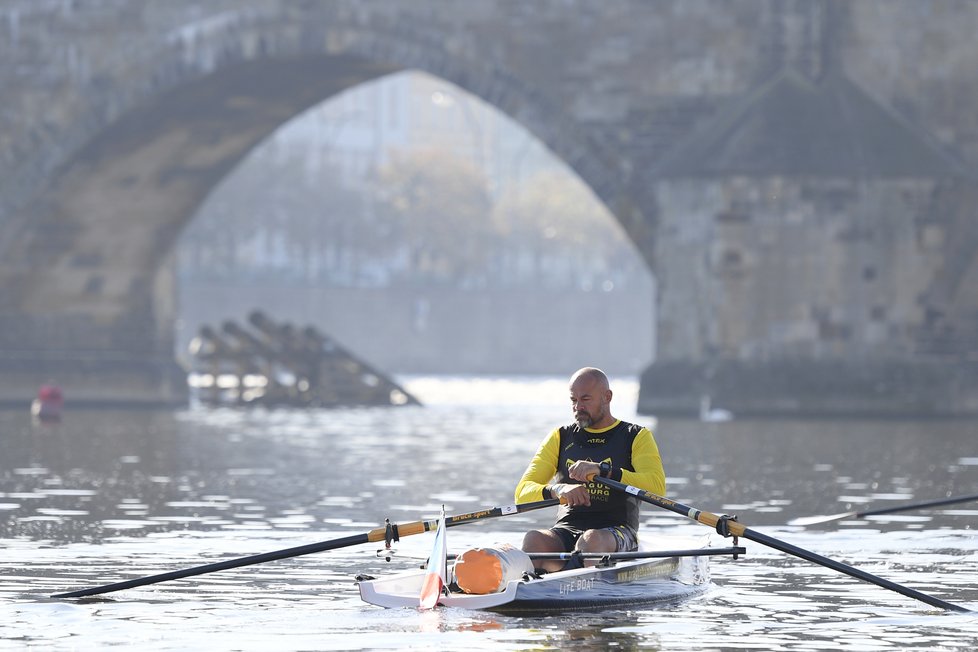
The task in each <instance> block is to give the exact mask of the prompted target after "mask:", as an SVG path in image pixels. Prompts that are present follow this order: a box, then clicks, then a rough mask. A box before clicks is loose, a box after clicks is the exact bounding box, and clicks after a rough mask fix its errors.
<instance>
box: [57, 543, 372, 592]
mask: <svg viewBox="0 0 978 652" xmlns="http://www.w3.org/2000/svg"><path fill="white" fill-rule="evenodd" d="M384 532H385V529H384V528H378V529H376V530H372V531H370V532H369V533H367V534H357V535H354V536H350V537H345V538H343V539H334V540H332V541H323V542H321V543H311V544H309V545H305V546H297V547H295V548H288V549H285V550H276V551H275V552H266V553H262V554H260V555H251V556H250V557H241V558H239V559H229V560H227V561H219V562H215V563H213V564H207V565H205V566H195V567H194V568H184V569H183V570H178V571H172V572H170V573H160V574H159V575H150V576H149V577H140V578H137V579H133V580H126V581H124V582H116V583H114V584H107V585H105V586H96V587H93V588H90V589H80V590H78V591H70V592H68V593H58V594H56V595H52V596H51V597H52V598H83V597H85V596H88V595H98V594H100V593H111V592H113V591H122V590H124V589H133V588H136V587H137V586H145V585H147V584H156V583H157V582H168V581H170V580H179V579H182V578H184V577H192V576H194V575H203V574H205V573H214V572H217V571H222V570H228V569H231V568H239V567H241V566H249V565H251V564H261V563H264V562H267V561H276V560H278V559H285V558H287V557H298V556H300V555H308V554H311V553H314V552H322V551H324V550H334V549H336V548H343V547H346V546H355V545H358V544H361V543H367V542H369V541H381V540H383V537H384ZM378 533H379V535H380V538H379V539H377V538H374V537H376V536H377V534H378Z"/></svg>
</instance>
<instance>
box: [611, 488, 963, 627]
mask: <svg viewBox="0 0 978 652" xmlns="http://www.w3.org/2000/svg"><path fill="white" fill-rule="evenodd" d="M594 480H596V481H598V482H601V483H604V484H606V485H608V486H609V487H612V488H613V489H617V490H619V491H624V492H626V493H628V494H631V495H633V496H636V497H638V498H640V499H642V500H644V501H645V502H647V503H651V504H653V505H656V506H657V507H662V508H663V509H667V510H669V511H671V512H675V513H676V514H680V515H682V516H685V517H687V518H689V519H692V520H694V521H697V522H698V523H702V524H704V525H709V526H711V527H716V525H717V523H719V522H720V517H719V516H717V515H716V514H711V513H710V512H704V511H702V510H699V509H695V508H693V507H689V506H687V505H683V504H682V503H677V502H676V501H674V500H669V499H668V498H663V497H662V496H657V495H656V494H653V493H651V492H648V491H645V490H644V489H639V488H638V487H633V486H631V485H627V484H624V483H622V482H618V481H616V480H611V479H610V478H602V477H600V476H595V477H594ZM726 525H727V530H728V531H729V533H730V534H731V535H733V536H738V537H744V538H745V539H750V540H751V541H755V542H757V543H760V544H763V545H765V546H768V547H771V548H774V549H775V550H780V551H781V552H786V553H788V554H789V555H795V556H796V557H800V558H802V559H805V560H807V561H810V562H813V563H816V564H820V565H822V566H825V567H826V568H831V569H833V570H837V571H839V572H841V573H845V574H846V575H849V576H851V577H855V578H857V579H861V580H864V581H866V582H870V583H872V584H876V585H877V586H881V587H883V588H885V589H889V590H891V591H896V592H897V593H900V594H902V595H905V596H907V597H909V598H914V599H916V600H920V601H921V602H925V603H927V604H929V605H931V606H932V607H938V608H940V609H946V610H948V611H958V612H969V611H971V610H970V609H966V608H964V607H962V606H960V605H956V604H953V603H951V602H947V601H945V600H941V599H940V598H935V597H934V596H931V595H927V594H926V593H921V592H920V591H917V590H915V589H911V588H909V587H906V586H901V585H900V584H896V583H894V582H891V581H889V580H887V579H884V578H882V577H878V576H876V575H873V574H871V573H867V572H865V571H861V570H859V569H858V568H853V567H852V566H849V565H847V564H843V563H841V562H838V561H835V560H834V559H829V558H828V557H823V556H822V555H819V554H816V553H814V552H811V551H808V550H805V549H803V548H799V547H797V546H794V545H792V544H790V543H787V542H785V541H780V540H779V539H775V538H774V537H770V536H768V535H766V534H762V533H760V532H756V531H754V530H751V529H749V528H747V527H745V526H744V525H743V524H742V523H738V522H737V521H727V523H726Z"/></svg>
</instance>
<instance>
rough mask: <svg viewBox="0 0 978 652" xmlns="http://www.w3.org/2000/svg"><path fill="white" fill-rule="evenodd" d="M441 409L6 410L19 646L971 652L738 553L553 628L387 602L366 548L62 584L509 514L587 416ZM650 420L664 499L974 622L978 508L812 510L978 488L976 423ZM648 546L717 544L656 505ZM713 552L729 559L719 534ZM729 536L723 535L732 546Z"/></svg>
mask: <svg viewBox="0 0 978 652" xmlns="http://www.w3.org/2000/svg"><path fill="white" fill-rule="evenodd" d="M400 381H401V382H402V383H403V384H404V385H406V387H407V388H408V389H409V391H412V392H413V393H415V394H416V395H417V396H418V397H419V398H420V399H421V400H422V401H423V402H424V404H425V405H424V407H403V408H393V409H348V410H284V409H283V410H262V409H259V410H237V409H229V408H221V409H208V408H202V407H194V408H190V409H186V410H181V411H177V412H144V411H87V410H84V411H83V410H77V411H76V410H71V411H68V412H67V413H66V415H65V418H64V420H63V421H62V422H61V423H60V424H35V423H32V422H31V421H30V419H29V416H28V415H26V414H22V413H20V412H2V413H0V650H21V649H37V650H88V649H104V648H115V649H153V650H271V649H274V650H359V649H369V650H388V649H443V650H458V649H469V650H544V649H552V650H556V649H560V650H565V649H578V650H605V649H609V648H610V649H621V650H637V649H643V650H745V649H752V650H826V649H833V650H867V651H877V650H907V649H922V650H972V649H975V648H978V615H975V614H956V613H950V612H944V611H941V610H939V609H935V608H933V607H930V606H928V605H927V604H925V603H923V602H920V601H917V600H914V599H912V598H908V597H905V596H903V595H901V594H899V593H896V592H893V591H890V590H887V589H884V588H880V587H878V586H875V585H872V584H867V583H865V582H861V581H858V580H855V579H852V578H850V577H848V576H845V575H841V574H840V573H838V572H836V571H833V570H829V569H827V568H824V567H822V566H819V565H815V564H812V563H810V562H807V561H803V560H801V559H798V558H796V557H792V556H789V555H786V554H784V553H781V552H778V551H775V550H772V549H769V548H766V547H765V546H763V545H760V544H757V543H754V542H751V541H744V540H741V544H742V545H745V546H746V547H747V555H746V556H745V557H742V558H741V559H739V560H736V561H734V560H731V559H726V558H722V559H721V558H715V559H714V560H713V561H712V562H711V572H712V585H711V587H710V589H709V590H708V591H707V592H706V593H705V594H703V595H701V596H699V597H697V598H694V599H693V600H691V601H688V602H685V603H682V604H679V605H674V606H670V607H666V608H659V609H634V610H623V609H618V610H614V611H609V612H602V613H594V614H570V615H553V616H545V617H525V616H501V615H496V614H491V613H483V612H470V611H463V610H451V609H444V608H442V609H436V610H433V611H430V612H419V611H416V610H413V609H402V610H385V609H381V608H378V607H374V606H370V605H366V604H364V603H362V602H361V601H360V600H359V595H358V593H357V589H356V586H355V584H354V577H355V576H356V575H357V574H358V573H369V574H372V575H378V574H383V573H387V572H392V571H396V570H403V569H407V568H413V567H416V566H417V565H418V563H420V560H421V559H423V558H424V557H425V556H427V554H428V552H429V551H430V548H431V544H432V541H433V535H432V534H430V533H428V534H422V535H417V536H411V537H405V538H403V539H402V540H401V541H400V542H399V543H398V544H396V545H395V553H394V555H393V557H392V559H391V561H387V560H386V558H385V557H386V555H379V554H378V548H380V547H382V544H362V545H359V546H350V547H346V548H341V549H337V550H331V551H328V552H322V553H316V554H311V555H305V556H301V557H296V558H292V559H287V560H281V561H275V562H269V563H265V564H259V565H252V566H247V567H243V568H237V569H233V570H228V571H221V572H217V573H209V574H205V575H200V576H197V577H192V578H187V579H183V580H177V581H170V582H164V583H159V584H153V585H148V586H144V587H139V588H136V589H130V590H127V591H121V592H117V593H109V594H105V595H103V596H101V597H98V598H88V599H80V600H55V599H51V598H50V597H48V596H50V595H51V594H53V593H58V592H63V591H69V590H74V589H79V588H85V587H90V586H100V585H103V584H108V583H111V582H117V581H121V580H125V579H131V578H137V577H143V576H148V575H154V574H157V573H163V572H168V571H173V570H178V569H182V568H189V567H194V566H200V565H203V564H209V563H213V562H217V561H223V560H226V559H234V558H237V557H244V556H248V555H253V554H258V553H264V552H270V551H275V550H280V549H285V548H290V547H294V546H299V545H305V544H309V543H316V542H319V541H327V540H330V539H336V538H341V537H348V536H351V535H360V534H364V533H366V532H369V531H371V530H374V529H376V528H378V527H380V525H382V524H383V522H384V519H385V518H390V519H391V520H392V521H394V522H401V523H405V522H414V521H418V520H421V519H425V520H427V519H431V518H434V517H435V516H436V514H437V513H438V512H439V511H440V509H441V506H442V505H444V506H445V509H446V511H447V513H448V514H461V513H468V512H472V511H475V510H478V509H481V508H484V507H493V506H504V505H509V504H511V503H512V501H513V494H512V492H513V488H514V485H515V483H516V481H517V480H518V478H519V476H520V474H521V473H522V471H523V468H524V466H525V464H526V462H527V461H528V460H529V458H530V456H531V455H532V453H533V451H534V450H535V449H536V446H537V445H538V443H539V441H540V440H541V439H542V438H543V436H544V435H545V434H546V433H547V432H548V431H549V430H550V429H551V428H552V427H554V426H555V425H558V424H562V423H566V422H569V421H570V409H569V404H568V401H567V391H566V381H565V380H564V379H541V378H495V379H493V378H423V377H416V378H403V379H400ZM614 389H615V391H616V393H615V399H614V401H613V404H612V406H613V412H614V413H615V415H616V416H618V417H620V418H624V419H626V420H635V421H638V422H640V423H644V424H647V425H652V424H653V423H654V424H655V434H656V439H657V441H658V443H659V447H660V450H661V452H662V455H663V460H664V463H665V467H666V473H667V476H668V479H669V489H668V495H669V497H671V498H673V499H675V500H677V501H679V502H682V503H684V504H687V505H690V506H693V507H697V508H700V509H703V510H706V511H710V512H713V513H718V514H719V513H729V514H737V515H738V516H739V519H740V521H741V522H743V523H745V524H746V525H748V526H749V527H751V528H752V529H755V530H757V531H760V532H763V533H764V534H767V535H770V536H772V537H776V538H778V539H780V540H783V541H787V542H789V543H791V544H793V545H795V546H798V547H801V548H804V549H807V550H812V551H814V552H817V553H819V554H821V555H824V556H827V557H830V558H832V559H837V560H839V561H842V562H844V563H846V564H850V565H852V566H856V567H857V568H860V569H862V570H864V571H867V572H869V573H873V574H874V575H878V576H881V577H885V578H886V579H888V580H891V581H893V582H897V583H898V584H901V585H904V586H908V587H912V588H914V589H916V590H918V591H922V592H924V593H927V594H930V595H934V596H936V597H938V598H940V599H942V600H947V601H949V602H953V603H955V604H959V605H962V606H965V607H968V608H970V609H978V528H976V524H978V504H976V503H970V504H961V505H954V506H949V507H943V508H937V509H930V510H924V511H915V512H906V513H901V514H895V515H891V516H878V517H873V518H870V519H866V520H861V519H852V518H849V519H842V520H838V521H834V522H829V523H825V524H822V525H817V526H809V527H800V526H793V525H788V522H789V521H790V520H792V519H793V518H796V517H800V516H811V515H817V514H834V513H838V512H846V511H850V510H858V509H862V508H870V507H873V508H875V507H887V506H892V505H897V504H901V503H904V502H913V501H925V500H930V499H934V498H941V497H944V496H945V495H961V494H970V493H978V446H976V442H978V437H976V430H978V423H976V422H974V421H849V420H828V421H792V420H740V419H734V420H733V421H730V422H727V423H701V422H699V421H696V420H681V419H660V420H659V421H658V422H657V423H656V421H655V419H654V417H651V416H649V415H641V416H639V415H636V414H635V409H634V406H635V399H636V396H637V389H638V387H637V383H636V382H634V381H632V380H617V381H615V382H614ZM552 518H553V512H552V511H551V510H550V509H546V510H539V511H535V512H529V513H526V514H522V515H517V516H509V517H505V518H499V519H492V520H487V521H481V522H478V523H472V524H469V525H465V526H460V527H454V528H451V529H450V530H449V531H448V533H447V535H448V545H449V549H450V551H455V552H458V551H460V550H462V549H464V548H467V547H471V546H477V545H489V544H492V543H496V542H509V543H518V542H519V541H520V539H521V537H522V532H523V531H524V530H526V529H529V528H531V527H539V526H543V525H545V524H548V523H549V522H550V521H551V520H552ZM643 519H644V520H643V526H642V532H643V534H644V536H646V537H653V536H655V535H656V534H657V533H676V534H682V535H691V536H692V535H697V536H705V535H709V533H710V532H711V530H709V529H708V528H706V527H704V526H702V525H699V524H697V523H694V522H692V521H688V520H686V519H684V518H682V517H680V516H677V515H674V514H672V513H671V512H666V511H663V510H661V509H658V508H656V507H654V506H651V505H646V506H644V507H643ZM709 536H711V542H712V544H713V545H728V544H729V543H728V542H729V540H724V539H722V538H721V537H719V535H717V534H716V533H713V534H712V535H709ZM725 541H726V543H725Z"/></svg>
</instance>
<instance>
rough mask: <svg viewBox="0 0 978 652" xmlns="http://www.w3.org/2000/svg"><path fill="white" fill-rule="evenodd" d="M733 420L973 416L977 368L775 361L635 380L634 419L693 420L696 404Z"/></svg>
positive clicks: (684, 368) (687, 366)
mask: <svg viewBox="0 0 978 652" xmlns="http://www.w3.org/2000/svg"><path fill="white" fill-rule="evenodd" d="M704 396H707V397H709V399H710V403H711V405H712V406H713V407H718V408H723V409H726V410H730V411H731V412H733V414H734V415H735V416H765V417H792V418H795V417H823V418H835V417H868V418H898V417H899V418H903V417H916V418H919V417H966V416H975V415H978V361H974V360H967V361H959V362H955V363H949V362H948V361H946V360H876V359H872V360H800V359H799V360H780V361H765V362H757V361H751V362H747V361H735V360H727V361H721V362H716V363H690V362H681V361H668V362H662V363H654V364H652V365H651V366H650V367H649V368H647V369H646V370H645V372H643V374H642V378H641V387H640V390H639V399H638V411H639V412H640V413H642V414H657V415H680V416H688V415H697V414H699V410H700V399H701V397H704Z"/></svg>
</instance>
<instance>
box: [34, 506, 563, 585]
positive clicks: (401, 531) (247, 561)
mask: <svg viewBox="0 0 978 652" xmlns="http://www.w3.org/2000/svg"><path fill="white" fill-rule="evenodd" d="M559 502H560V501H559V500H558V499H556V498H551V499H549V500H541V501H538V502H535V503H525V504H523V505H508V506H506V507H491V508H489V509H483V510H480V511H477V512H469V513H468V514H459V515H457V516H449V517H446V519H445V527H452V526H454V525H464V524H466V523H471V522H473V521H481V520H484V519H487V518H495V517H497V516H510V515H512V514H520V513H523V512H529V511H531V510H534V509H540V508H542V507H550V506H552V505H556V504H558V503H559ZM437 527H438V521H437V520H433V521H415V522H413V523H405V524H403V525H386V526H384V527H381V528H377V529H375V530H371V531H369V532H367V533H365V534H355V535H352V536H348V537H343V538H340V539H332V540H330V541H321V542H319V543H310V544H308V545H304V546H297V547H295V548H286V549H285V550H276V551H274V552H266V553H262V554H260V555H251V556H249V557H241V558H239V559H229V560H227V561H221V562H217V563H214V564H206V565H204V566H195V567H193V568H185V569H183V570H178V571H173V572H170V573H160V574H159V575H150V576H149V577H140V578H137V579H132V580H126V581H124V582H116V583H114V584H106V585H105V586H96V587H94V588H90V589H80V590H78V591H69V592H67V593H58V594H55V595H52V596H51V597H52V598H82V597H85V596H88V595H98V594H100V593H110V592H112V591H122V590H123V589H131V588H135V587H137V586H145V585H147V584H156V583H157V582H166V581H169V580H178V579H181V578H184V577H191V576H193V575H203V574H204V573H213V572H215V571H221V570H227V569H229V568H238V567H240V566H249V565H251V564H261V563H264V562H266V561H275V560H276V559H285V558H287V557H298V556H300V555H308V554H310V553H314V552H323V551H324V550H336V549H337V548H346V547H348V546H355V545H358V544H361V543H370V542H372V541H387V540H388V538H389V537H392V536H393V538H394V539H398V538H400V537H405V536H409V535H412V534H421V533H422V532H430V531H433V530H435V529H437Z"/></svg>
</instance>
